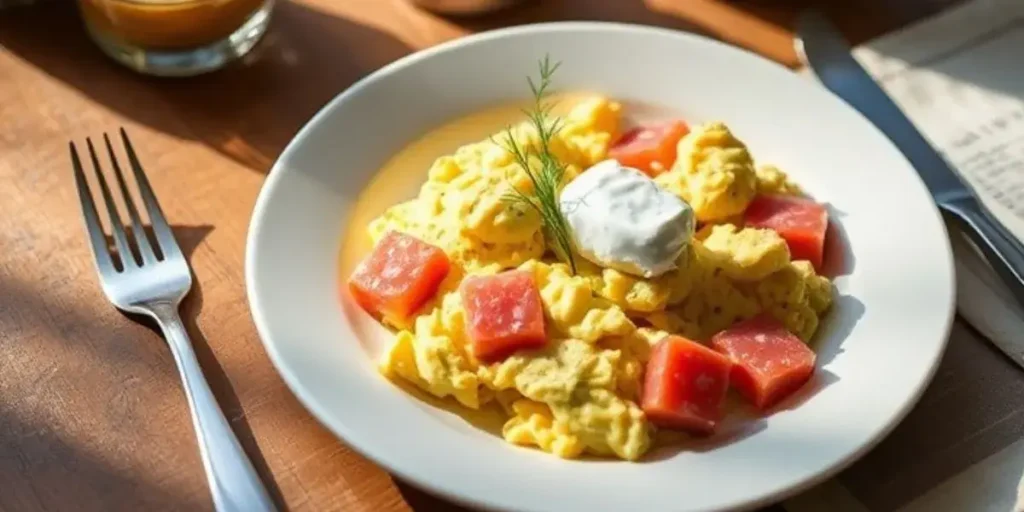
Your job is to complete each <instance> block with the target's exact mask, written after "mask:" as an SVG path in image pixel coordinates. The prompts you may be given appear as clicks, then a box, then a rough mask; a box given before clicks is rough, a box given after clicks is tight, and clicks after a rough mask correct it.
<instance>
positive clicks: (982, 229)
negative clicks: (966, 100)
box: [795, 9, 1024, 356]
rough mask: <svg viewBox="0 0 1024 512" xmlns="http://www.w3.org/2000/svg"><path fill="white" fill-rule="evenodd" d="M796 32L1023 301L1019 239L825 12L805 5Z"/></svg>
mask: <svg viewBox="0 0 1024 512" xmlns="http://www.w3.org/2000/svg"><path fill="white" fill-rule="evenodd" d="M796 33H797V38H796V41H795V45H796V51H797V54H798V55H799V56H800V58H801V59H802V60H803V61H804V62H805V63H806V64H807V65H808V66H809V67H810V68H811V69H812V70H813V71H814V73H815V74H816V75H817V76H818V79H819V80H821V82H822V83H823V84H824V85H825V87H827V88H828V89H829V90H830V91H832V92H833V93H835V94H836V95H837V96H839V97H840V98H842V99H843V100H845V101H846V102H847V103H849V104H850V106H852V107H853V108H855V109H857V110H858V111H860V113H861V114H864V116H865V117H867V118H868V119H869V120H870V121H871V122H872V123H874V125H875V126H876V127H877V128H878V129H879V130H881V131H882V133H884V134H885V135H886V136H887V137H889V139H890V140H891V141H892V142H893V143H894V144H896V147H897V148H899V150H900V151H901V152H902V153H903V155H904V156H906V157H907V160H909V161H910V163H911V165H913V167H914V169H916V170H917V173H918V174H919V175H920V176H921V179H922V180H924V183H925V185H926V186H927V187H928V190H929V191H930V192H931V194H932V197H933V198H934V199H935V203H936V204H937V205H938V207H939V210H940V211H941V212H942V213H943V216H945V217H946V218H947V219H948V220H950V221H952V223H953V224H955V225H957V226H958V227H959V228H960V229H961V230H963V232H964V233H965V234H966V235H967V236H968V237H969V238H970V239H971V241H973V242H974V244H975V245H976V246H977V247H978V249H980V250H981V253H982V254H983V255H984V256H985V259H986V260H988V263H989V265H991V266H992V268H993V269H995V271H996V272H997V273H998V274H999V276H1000V277H1001V278H1002V280H1003V281H1004V282H1005V283H1006V286H1007V288H1008V289H1009V290H1010V291H1011V292H1012V293H1013V296H1014V298H1016V300H1017V302H1018V303H1020V305H1021V306H1022V307H1024V246H1022V245H1021V243H1020V241H1019V240H1017V238H1016V237H1015V236H1014V235H1013V234H1012V233H1010V232H1009V231H1007V230H1006V228H1004V227H1003V225H1002V224H1001V223H1000V222H999V221H998V220H996V219H995V217H993V216H992V214H991V212H989V211H988V209H987V208H985V206H984V205H983V204H982V203H981V201H979V200H978V197H977V195H976V194H975V193H974V191H973V190H972V189H971V188H970V187H969V186H968V185H967V184H966V183H964V182H963V181H961V180H960V178H959V177H958V176H957V175H956V173H955V172H954V171H953V170H952V169H951V168H950V167H949V164H948V163H946V160H945V159H944V158H942V156H940V155H939V153H938V152H937V151H936V150H935V148H933V147H932V146H931V144H929V143H928V141H927V140H925V138H924V136H922V135H921V133H920V132H918V131H917V128H915V127H914V124H913V123H912V122H911V121H910V119H908V118H907V116H906V115H905V114H904V113H903V111H901V110H900V108H899V107H897V106H896V104H895V103H894V102H893V101H892V99H891V98H889V96H888V95H887V94H886V93H885V91H883V90H882V88H881V87H880V86H879V85H878V84H877V83H875V81H874V80H873V79H872V78H871V76H870V75H868V73H867V71H865V70H864V68H863V67H861V65H860V63H858V62H857V60H856V59H854V57H853V54H852V53H851V50H850V45H849V43H848V42H847V41H846V39H844V38H843V36H842V35H841V34H840V33H839V30H838V29H836V27H835V26H834V25H833V24H832V23H831V22H830V21H829V20H828V19H827V18H825V16H823V15H822V14H821V13H820V12H818V11H816V10H813V9H811V10H807V11H804V12H803V14H801V16H800V18H799V19H798V20H797V27H796ZM1016 355H1017V354H1015V356H1016Z"/></svg>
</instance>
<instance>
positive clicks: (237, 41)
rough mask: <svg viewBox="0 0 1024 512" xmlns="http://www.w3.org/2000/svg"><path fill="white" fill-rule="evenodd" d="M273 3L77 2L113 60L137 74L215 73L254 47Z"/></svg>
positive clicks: (242, 0)
mask: <svg viewBox="0 0 1024 512" xmlns="http://www.w3.org/2000/svg"><path fill="white" fill-rule="evenodd" d="M273 2H274V0H78V6H79V9H80V10H81V12H82V18H83V19H84V21H85V26H86V28H87V29H88V31H89V34H90V35H91V36H92V38H93V40H95V41H96V43H97V44H98V45H99V47H100V48H101V49H102V50H103V51H104V52H105V53H106V54H107V55H110V56H111V57H113V58H114V60H116V61H118V62H120V63H121V64H124V65H126V66H128V67H130V68H132V69H134V70H136V71H139V72H140V73H145V74H149V75H158V76H190V75H198V74H201V73H206V72H209V71H213V70H215V69H219V68H221V67H222V66H224V65H225V64H227V63H228V62H230V61H232V60H234V59H236V58H238V57H241V56H242V55H245V54H246V53H247V52H248V51H249V50H251V49H252V48H253V46H255V45H256V42H257V41H259V39H260V37H261V36H262V35H263V33H264V32H265V31H266V29H267V24H268V23H269V22H270V11H271V9H272V8H273Z"/></svg>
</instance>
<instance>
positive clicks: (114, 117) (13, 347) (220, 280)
mask: <svg viewBox="0 0 1024 512" xmlns="http://www.w3.org/2000/svg"><path fill="white" fill-rule="evenodd" d="M953 2H954V0H905V1H902V2H885V1H883V0H871V1H868V0H864V1H860V2H858V1H847V2H822V3H832V4H843V6H841V7H835V8H830V10H831V11H832V12H831V13H832V15H833V16H834V18H835V19H837V21H838V22H839V24H840V25H841V26H842V27H843V28H844V29H845V30H847V31H848V32H849V34H850V35H851V36H852V37H854V38H855V39H860V40H862V39H864V38H866V37H869V36H873V35H876V34H878V33H881V32H883V31H885V30H888V29H891V28H894V27H897V26H900V25H902V24H904V23H907V22H908V21H910V20H913V19H916V18H919V17H921V16H923V15H926V14H929V13H932V12H935V11H937V10H939V9H941V8H942V7H944V6H947V5H949V4H951V3H953ZM799 3H800V2H794V1H770V0H761V1H748V2H735V1H733V2H726V1H724V0H723V1H718V2H715V1H706V0H659V1H654V0H651V1H649V2H647V3H646V4H645V3H644V2H641V1H639V0H609V1H603V0H602V1H597V0H593V1H588V0H576V1H568V0H566V1H556V0H551V1H537V2H533V3H531V4H528V5H524V6H523V7H519V8H516V9H514V10H512V11H509V12H507V13H505V14H503V15H501V16H492V17H487V18H484V19H477V20H463V21H459V20H446V19H443V18H440V17H436V16H433V15H429V14H425V13H422V12H419V11H417V10H415V9H413V8H412V7H410V6H409V5H408V4H406V3H405V2H403V1H402V0H347V1H343V2H339V1H336V0H301V1H293V2H281V4H280V5H279V6H278V8H277V11H276V13H275V19H274V21H273V27H272V29H271V32H270V33H269V34H268V36H267V37H266V38H265V40H264V42H263V44H261V45H260V47H259V49H258V51H256V52H255V53H254V54H252V55H250V56H249V57H247V58H246V59H245V61H244V62H243V63H242V64H240V65H237V66H234V67H232V68H231V69H228V70H224V71H222V72H218V73H215V74H212V75H209V76H205V77H200V78H195V79H186V80H162V79H155V78H147V77H142V76H139V75H136V74H134V73H132V72H129V71H127V70H125V69H122V68H120V67H118V66H117V65H115V64H114V63H112V62H111V61H109V60H107V59H106V58H105V57H104V56H102V55H101V54H100V52H99V51H98V50H97V49H96V48H95V47H94V46H93V45H92V44H91V43H90V41H89V40H88V39H87V38H86V36H85V34H84V32H83V30H82V28H81V27H80V24H79V21H78V18H77V14H76V12H75V10H74V9H73V8H72V7H71V6H70V5H68V4H70V2H67V3H65V2H50V3H43V4H40V5H36V6H34V7H27V8H15V9H13V10H11V11H5V12H4V13H3V15H2V16H0V510H5V511H6V510H11V511H15V510H17V511H25V510H97V511H108V510H146V511H156V510H204V509H209V508H210V507H211V503H210V499H209V496H208V491H207V485H206V482H205V479H204V476H203V472H202V469H201V466H200V462H199V457H198V454H197V450H196V445H195V440H194V436H193V432H192V426H191V424H190V421H189V417H188V413H187V410H186V406H185V402H184V399H183V395H182V392H181V387H180V386H179V383H178V377H177V374H176V371H175V369H174V364H173V362H172V360H171V357H170V354H169V353H168V351H167V349H166V347H165V346H164V343H163V342H162V341H161V339H160V337H159V336H158V335H157V334H155V333H154V332H153V331H152V330H151V329H149V328H147V327H145V326H142V325H140V324H138V323H135V322H133V321H130V320H129V319H127V318H125V317H124V316H122V315H121V314H119V313H117V312H116V311H115V310H114V308H113V307H111V306H110V304H109V303H107V301H106V300H105V299H104V297H103V296H102V294H101V292H100V288H99V286H98V285H97V281H96V275H95V272H94V270H93V268H92V263H91V261H90V257H89V252H88V248H87V246H86V240H85V236H84V234H83V228H82V221H81V217H80V211H79V206H78V203H77V198H76V195H75V191H74V186H73V181H72V175H71V170H70V167H69V164H68V155H67V141H68V140H69V139H73V140H76V141H84V139H85V137H86V136H94V137H95V136H99V135H100V134H102V133H103V132H104V131H112V130H115V129H116V128H117V127H119V126H124V127H126V128H127V129H128V131H129V132H130V133H131V134H132V137H133V139H134V140H135V142H136V145H137V147H139V148H140V150H141V154H142V159H143V162H145V164H146V165H147V167H148V169H149V174H150V179H151V181H152V182H153V185H154V187H155V188H156V190H157V192H158V194H159V196H160V197H161V199H162V200H163V205H164V209H165V211H166V213H167V215H168V217H169V218H170V219H171V220H172V222H173V224H174V225H175V228H176V231H177V234H178V237H179V240H180V242H181V243H182V244H183V245H184V248H185V250H186V251H187V252H188V253H189V254H190V255H191V261H192V264H193V268H194V271H195V275H196V277H197V281H198V282H197V286H196V287H195V288H194V289H193V293H192V295H191V297H190V299H189V300H188V301H187V302H186V305H185V317H186V318H187V320H186V322H187V323H188V328H189V331H190V333H191V335H192V337H193V340H194V341H195V344H196V348H197V351H198V352H199V356H200V359H201V362H202V364H203V368H204V369H205V371H206V373H207V376H208V378H209V380H210V382H211V384H212V386H213V388H214V391H215V393H216V395H217V399H218V400H219V402H220V404H221V406H222V407H223V408H224V410H225V412H226V414H227V415H228V417H229V418H230V419H231V422H232V426H233V427H234V429H235V431H236V432H237V434H238V435H239V437H240V438H241V440H242V442H243V444H244V446H245V448H246V451H247V452H248V453H249V455H250V456H251V457H252V458H253V459H254V461H255V463H256V466H257V468H258V470H259V472H260V474H261V475H262V477H263V478H264V480H265V481H266V482H267V483H268V484H269V485H270V486H271V488H272V492H273V494H274V495H275V498H276V499H277V501H278V502H279V503H280V504H281V505H282V506H284V507H285V508H287V509H291V510H317V511H320V510H347V511H354V510H367V511H369V510H372V511H381V510H404V509H407V508H409V507H412V508H414V509H423V510H426V509H430V510H435V509H448V510H458V508H457V507H455V506H454V505H450V504H447V503H446V502H444V501H442V500H439V499H437V498H433V497H430V496H428V495H426V494H424V493H422V492H420V491H417V490H415V489H412V488H410V487H409V486H407V485H404V484H403V483H401V482H398V481H396V480H394V479H392V478H391V477H390V476H389V475H388V474H387V473H386V472H385V471H383V470H382V469H380V468H378V467H376V466H375V465H374V464H372V463H370V462H368V461H367V460H365V459H363V458H362V457H360V456H359V455H357V454H355V453H354V452H353V451H352V450H350V449H349V448H347V447H345V446H344V445H343V444H341V443H339V442H338V441H337V440H336V439H335V438H334V437H333V436H332V435H331V434H330V433H328V432H327V431H326V430H325V429H323V428H322V427H321V426H320V425H319V424H318V423H317V422H316V420H314V419H313V418H312V417H311V416H310V415H309V414H308V413H306V411H305V410H304V409H303V408H302V407H301V406H300V405H299V403H298V402H297V401H296V400H295V399H294V398H293V396H292V395H291V393H290V392H289V391H288V390H287V388H286V387H285V386H284V384H283V382H282V381H281V380H280V378H279V377H278V376H277V374H276V373H275V371H274V368H273V367H272V365H271V364H270V361H269V360H268V359H267V356H266V354H265V353H264V351H263V349H262V347H261V345H260V342H259V340H258V338H257V335H256V332H255V330H254V327H253V324H252V322H251V320H250V316H249V312H248V309H247V306H246V299H245V291H244V283H243V263H242V262H243V253H244V246H245V234H246V229H247V227H248V220H249V214H250V211H251V210H252V207H253V203H254V201H255V199H256V195H257V193H258V192H259V189H260V185H261V183H262V181H263V178H264V175H265V173H266V172H267V171H268V169H269V168H270V166H271V164H272V162H273V160H274V159H275V158H276V156H277V155H278V154H279V153H280V152H281V150H282V149H283V148H284V146H285V144H286V143H287V142H288V140H289V138H290V137H291V136H292V134H293V133H295V131H296V130H298V128H299V127H300V126H301V125H302V124H303V123H304V122H305V121H306V120H307V119H308V118H309V117H310V116H311V115H312V114H313V113H314V112H315V111H316V110H317V108H319V107H320V106H321V105H322V104H324V103H325V102H326V101H327V100H329V99H330V98H331V97H333V96H334V95H335V94H337V93H338V92H340V91H342V90H343V89H344V88H345V87H347V86H348V85H349V84H351V83H352V82H353V81H355V80H356V79H358V78H360V77H362V76H364V75H365V74H367V73H369V72H371V71H372V70H374V69H376V68H378V67H380V66H381V65H383V64H385V63H387V62H390V61H392V60H394V59H396V58H398V57H401V56H403V55H406V54H409V53H411V52H413V51H415V50H418V49H421V48H425V47H428V46H431V45H434V44H437V43H438V42H441V41H444V40H448V39H452V38H456V37H459V36H462V35H464V34H467V33H470V32H474V31H478V30H483V29H487V28H493V27H497V26H501V25H507V24H520V23H528V22H534V21H546V20H565V19H595V20H616V21H627V22H636V23H643V24H652V25H661V26H667V27H673V28H678V29H683V30H691V31H696V32H700V33H705V34H708V35H711V36H714V37H718V38H721V39H724V40H727V41H730V42H733V43H736V44H739V45H741V46H745V47H748V48H751V49H753V50H756V51H758V52H760V53H762V54H764V55H766V56H768V57H770V58H772V59H775V60H778V61H780V62H783V63H785V64H788V65H794V64H795V56H794V54H793V51H792V49H791V33H790V30H789V28H788V27H789V25H790V23H791V21H792V18H793V15H794V13H795V12H796V11H797V8H798V7H799V5H798V4H799ZM885 4H898V5H896V6H889V7H886V6H885Z"/></svg>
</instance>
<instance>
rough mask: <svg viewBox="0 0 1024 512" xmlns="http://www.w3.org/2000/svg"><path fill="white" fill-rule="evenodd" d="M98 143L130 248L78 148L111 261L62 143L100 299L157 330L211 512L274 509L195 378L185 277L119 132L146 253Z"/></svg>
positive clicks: (74, 157) (100, 178) (95, 161)
mask: <svg viewBox="0 0 1024 512" xmlns="http://www.w3.org/2000/svg"><path fill="white" fill-rule="evenodd" d="M103 141H104V142H105V143H106V146H107V153H109V156H110V163H111V165H112V166H113V168H114V176H115V178H116V180H117V185H118V189H120V193H121V197H122V199H123V202H124V205H125V208H126V210H127V212H128V217H129V219H130V221H131V233H132V237H131V238H132V239H133V240H134V244H132V243H131V240H130V239H129V237H128V235H127V233H126V232H125V226H124V224H122V222H121V216H120V214H119V213H118V210H117V208H116V206H115V203H114V196H113V194H111V191H110V187H108V186H107V180H106V178H105V177H104V173H103V170H102V167H101V165H100V161H99V158H98V157H97V156H96V150H95V148H94V147H93V144H92V140H91V139H88V138H87V139H86V145H88V147H89V156H90V158H91V160H92V166H93V170H94V171H95V175H96V181H97V182H98V183H99V188H100V194H101V196H102V198H103V203H104V204H105V205H106V213H107V218H108V220H109V224H110V229H111V231H112V238H113V240H114V247H115V248H116V253H112V252H111V251H110V249H109V247H108V243H107V238H106V235H105V234H104V231H103V228H102V226H101V225H100V221H99V216H98V215H97V213H96V205H95V203H94V202H93V199H92V193H91V190H90V188H89V184H88V182H87V181H86V179H85V172H84V171H83V170H82V162H81V160H79V158H78V151H77V149H76V148H75V143H74V142H71V143H69V146H70V149H71V163H72V166H73V167H74V171H75V184H76V185H77V186H78V198H79V199H80V200H81V202H82V215H83V216H84V217H85V228H86V232H87V233H88V235H89V242H90V245H92V252H93V257H94V261H95V264H96V270H97V271H98V272H99V276H100V284H101V286H102V288H103V292H104V293H105V294H106V296H107V298H108V299H110V302H112V303H113V304H114V306H116V307H117V308H118V309H121V310H122V311H126V312H129V313H136V314H142V315H147V316H149V317H152V318H153V319H154V320H156V322H157V323H158V324H159V325H160V328H161V330H163V333H164V337H166V338H167V344H168V346H170V348H171V353H172V354H173V355H174V362H175V363H176V364H177V366H178V372H179V373H180V375H181V381H182V384H183V385H184V388H185V398H186V399H187V400H188V405H189V410H190V411H191V413H192V426H193V427H194V428H195V431H196V438H197V440H198V442H199V453H200V456H201V457H202V460H203V469H204V470H205V472H206V478H207V480H208V482H209V485H210V493H211V494H212V495H213V503H214V506H215V508H216V509H217V510H218V512H236V511H237V512H257V511H273V510H275V507H274V504H273V502H272V501H271V499H270V495H269V494H268V493H267V490H266V489H265V488H264V487H263V483H262V482H261V481H260V479H259V476H258V475H257V474H256V471H255V469H253V466H252V463H251V462H250V461H249V459H248V458H247V457H246V455H245V451H243V450H242V446H241V444H239V442H238V438H236V437H235V435H234V433H233V432H232V431H231V427H230V426H229V425H228V421H227V419H226V418H225V417H224V413H223V412H221V410H220V407H219V406H218V405H217V401H216V399H214V397H213V392H212V391H210V386H209V384H207V382H206V379H205V378H204V377H203V373H202V369H201V368H200V366H199V361H198V360H197V359H196V354H195V351H194V350H193V349H192V343H191V341H189V338H188V333H186V332H185V326H184V325H183V324H182V322H181V317H180V316H178V306H179V304H180V303H181V300H182V299H183V298H184V297H185V295H186V294H187V293H188V291H189V289H191V288H192V272H191V270H190V269H189V266H188V262H187V261H186V260H185V257H184V256H183V255H182V253H181V249H180V248H179V247H178V243H177V242H176V241H175V239H174V233H173V232H172V231H171V228H170V226H169V225H168V224H167V220H166V218H165V217H164V214H163V212H162V211H161V210H160V205H159V204H158V203H157V201H156V196H155V195H154V194H153V190H152V188H150V185H149V180H148V179H147V178H146V175H145V173H144V171H143V170H142V165H141V164H140V163H139V159H138V157H136V155H135V149H134V148H133V147H132V144H131V141H130V140H128V134H127V133H125V131H124V128H122V129H121V141H122V144H123V145H124V151H125V154H126V155H127V156H128V163H129V165H130V166H131V170H132V173H133V174H134V177H135V183H136V185H137V186H138V192H139V197H141V199H142V202H143V205H144V206H145V208H146V211H147V214H148V216H149V220H150V224H151V225H152V232H153V234H154V235H155V236H154V244H153V245H150V241H149V239H148V238H147V236H146V232H145V230H144V229H143V226H142V221H141V220H140V217H139V210H138V209H137V208H136V207H135V202H134V200H133V199H132V196H131V194H130V193H129V191H128V184H127V183H126V181H125V178H124V174H123V173H122V172H121V166H120V165H119V164H118V161H117V157H116V156H115V154H114V147H113V145H111V143H110V138H109V137H107V134H105V133H104V134H103ZM133 249H134V251H133ZM154 249H156V251H155V250H154ZM157 251H159V252H157ZM140 258H141V259H140Z"/></svg>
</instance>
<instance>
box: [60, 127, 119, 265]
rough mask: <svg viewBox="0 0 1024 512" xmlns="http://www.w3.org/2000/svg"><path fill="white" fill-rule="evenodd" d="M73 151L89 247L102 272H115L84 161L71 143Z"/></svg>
mask: <svg viewBox="0 0 1024 512" xmlns="http://www.w3.org/2000/svg"><path fill="white" fill-rule="evenodd" d="M68 147H69V149H70V151H71V165H72V167H74V169H75V185H76V186H77V188H78V200H79V201H80V202H81V203H82V216H83V217H85V230H86V231H87V232H88V233H89V245H91V246H92V255H93V257H94V258H96V266H97V267H99V269H100V272H101V273H102V272H115V271H116V269H115V268H114V263H113V262H112V261H111V259H110V251H108V250H107V237H105V236H103V227H102V226H100V218H99V215H97V214H96V204H95V203H93V201H92V191H91V190H90V189H89V182H87V181H86V180H85V172H84V171H83V170H82V161H81V160H79V158H78V150H77V149H75V143H74V142H69V143H68Z"/></svg>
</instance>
